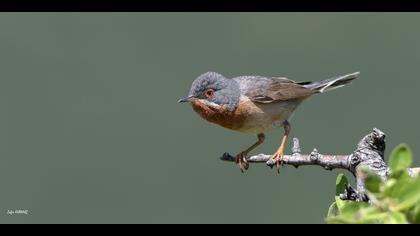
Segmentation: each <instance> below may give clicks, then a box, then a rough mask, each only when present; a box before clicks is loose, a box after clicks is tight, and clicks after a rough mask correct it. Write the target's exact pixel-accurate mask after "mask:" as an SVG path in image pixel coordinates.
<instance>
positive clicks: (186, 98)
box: [178, 95, 193, 103]
mask: <svg viewBox="0 0 420 236" xmlns="http://www.w3.org/2000/svg"><path fill="white" fill-rule="evenodd" d="M191 98H193V96H192V95H191V96H188V97H185V98H181V99H179V100H178V103H181V102H190V101H191Z"/></svg>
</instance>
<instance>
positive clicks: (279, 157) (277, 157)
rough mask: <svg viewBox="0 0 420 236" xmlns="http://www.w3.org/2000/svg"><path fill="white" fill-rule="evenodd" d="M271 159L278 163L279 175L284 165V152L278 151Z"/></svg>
mask: <svg viewBox="0 0 420 236" xmlns="http://www.w3.org/2000/svg"><path fill="white" fill-rule="evenodd" d="M271 158H272V159H273V160H275V161H276V169H277V173H278V174H280V167H281V166H282V164H283V152H281V151H277V152H276V153H274V154H273V156H272V157H271Z"/></svg>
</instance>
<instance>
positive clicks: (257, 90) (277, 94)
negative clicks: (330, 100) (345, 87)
mask: <svg viewBox="0 0 420 236" xmlns="http://www.w3.org/2000/svg"><path fill="white" fill-rule="evenodd" d="M237 79H238V80H241V82H242V83H241V84H242V85H243V86H242V91H243V93H244V95H245V96H247V97H249V98H250V99H251V101H253V102H257V103H273V102H280V101H290V100H297V99H303V98H306V97H308V96H310V95H312V94H314V93H315V92H314V91H313V90H311V89H308V88H305V87H303V85H305V84H308V83H309V82H295V81H293V80H289V79H286V78H266V77H243V78H237Z"/></svg>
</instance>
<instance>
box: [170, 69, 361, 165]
mask: <svg viewBox="0 0 420 236" xmlns="http://www.w3.org/2000/svg"><path fill="white" fill-rule="evenodd" d="M358 75H359V72H355V73H352V74H348V75H344V76H338V77H334V78H330V79H326V80H322V81H320V82H310V81H306V82H295V81H293V80H289V79H287V78H281V77H263V76H239V77H235V78H226V77H224V76H223V75H221V74H219V73H216V72H207V73H204V74H202V75H200V76H199V77H197V78H196V79H195V80H194V82H193V83H192V85H191V89H190V92H189V94H188V96H187V97H184V98H181V99H180V100H178V102H190V103H191V104H192V108H193V110H194V111H195V112H196V113H198V114H199V115H200V116H201V117H202V118H204V119H205V120H207V121H209V122H211V123H215V124H218V125H220V126H223V127H225V128H228V129H231V130H236V131H239V132H242V133H248V134H255V135H257V137H258V140H257V142H256V143H254V144H253V145H251V146H250V147H249V148H247V149H245V150H244V151H242V152H240V153H239V154H237V155H236V163H237V164H238V165H239V168H240V170H241V171H242V172H244V171H245V170H246V169H248V167H249V163H248V162H247V160H246V157H247V155H248V154H249V153H250V152H251V151H252V150H253V149H254V148H256V147H257V146H258V145H260V144H262V143H263V142H264V138H265V136H264V132H266V131H267V130H269V129H270V128H273V127H284V135H283V138H282V141H281V143H280V146H279V147H278V149H277V151H276V152H275V153H274V154H273V157H272V158H273V159H274V160H275V161H276V164H277V165H276V166H277V171H279V169H280V166H281V162H282V157H283V154H284V148H285V144H286V141H287V137H288V135H289V133H290V123H289V121H288V119H289V118H290V117H291V115H292V113H293V112H294V111H295V109H296V108H297V107H298V106H299V104H301V102H302V101H303V100H305V99H307V98H309V97H310V96H312V95H313V94H316V93H323V92H327V91H330V90H333V89H336V88H339V87H342V86H344V85H347V84H349V83H350V82H351V81H352V80H354V79H356V78H357V76H358Z"/></svg>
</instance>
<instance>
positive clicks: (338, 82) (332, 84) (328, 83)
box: [303, 72, 360, 93]
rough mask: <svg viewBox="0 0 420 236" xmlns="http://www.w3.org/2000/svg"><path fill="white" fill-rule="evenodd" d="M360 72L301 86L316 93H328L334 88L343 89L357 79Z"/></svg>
mask: <svg viewBox="0 0 420 236" xmlns="http://www.w3.org/2000/svg"><path fill="white" fill-rule="evenodd" d="M359 74H360V72H355V73H352V74H348V75H343V76H338V77H334V78H331V79H326V80H323V81H319V82H312V83H310V84H305V85H303V86H304V87H305V88H309V89H312V90H315V91H316V92H318V93H323V92H328V91H331V90H334V89H336V88H340V87H343V86H345V85H347V84H350V83H351V81H352V80H354V79H357V78H358V75H359Z"/></svg>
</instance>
